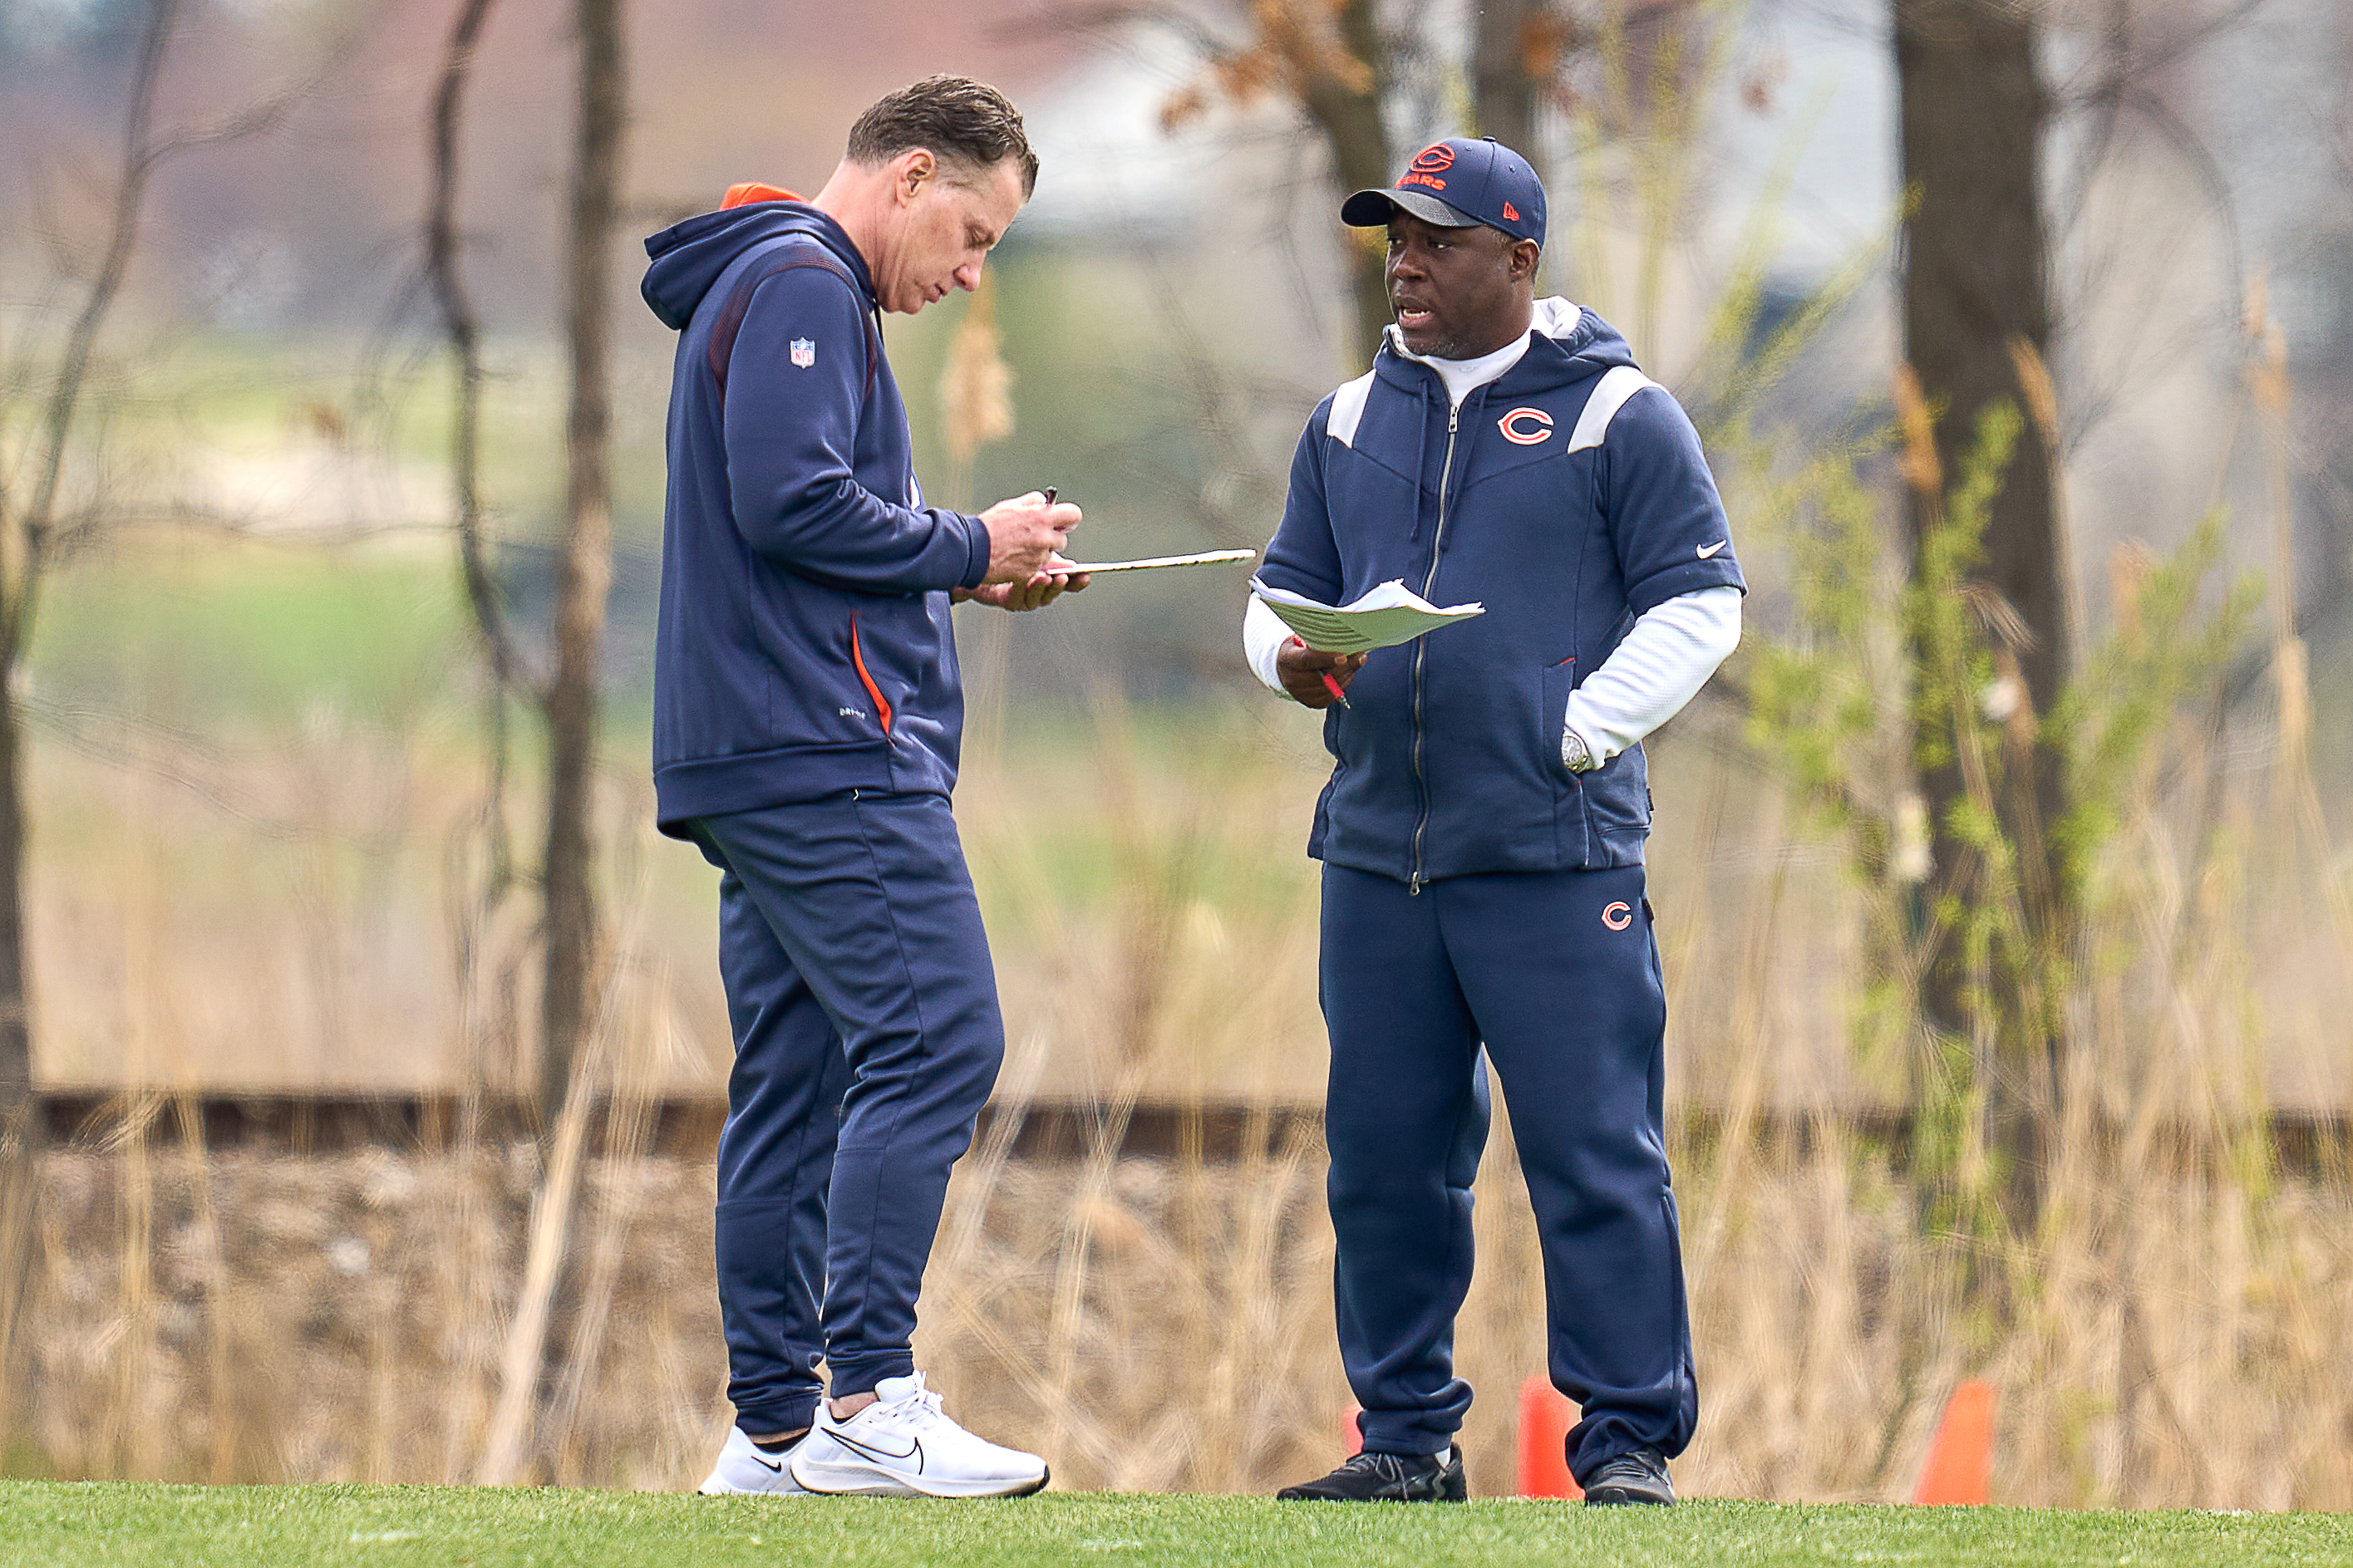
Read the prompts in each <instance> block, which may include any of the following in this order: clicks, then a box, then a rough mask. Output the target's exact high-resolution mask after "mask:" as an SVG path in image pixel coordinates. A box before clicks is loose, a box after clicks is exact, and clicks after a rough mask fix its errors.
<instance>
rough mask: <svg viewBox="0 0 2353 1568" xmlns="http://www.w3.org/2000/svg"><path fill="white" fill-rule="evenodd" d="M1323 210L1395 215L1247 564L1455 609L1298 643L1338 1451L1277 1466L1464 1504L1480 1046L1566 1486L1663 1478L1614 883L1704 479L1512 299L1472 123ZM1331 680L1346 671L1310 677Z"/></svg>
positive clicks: (1272, 632)
mask: <svg viewBox="0 0 2353 1568" xmlns="http://www.w3.org/2000/svg"><path fill="white" fill-rule="evenodd" d="M1341 218H1342V221H1344V222H1345V223H1347V224H1350V225H1353V226H1358V227H1366V228H1371V227H1384V226H1385V227H1387V229H1388V289H1389V295H1390V300H1391V303H1392V304H1393V305H1394V306H1395V307H1396V310H1397V324H1396V325H1395V326H1393V327H1391V328H1390V329H1389V330H1388V333H1387V334H1386V335H1385V339H1384V342H1382V344H1381V346H1380V351H1379V353H1378V354H1377V356H1376V358H1375V360H1374V363H1373V368H1372V370H1371V371H1370V372H1369V373H1367V374H1365V375H1363V376H1361V377H1359V378H1357V379H1356V380H1355V381H1352V382H1350V383H1348V384H1346V385H1345V386H1343V387H1341V388H1340V389H1339V390H1338V391H1336V392H1335V393H1334V394H1333V395H1331V396H1329V397H1327V398H1325V399H1324V402H1323V404H1322V405H1320V406H1318V407H1317V409H1316V410H1315V412H1314V416H1311V417H1310V419H1309V420H1308V423H1307V429H1306V432H1305V434H1304V435H1303V436H1302V437H1301V438H1300V443H1299V449H1298V453H1297V456H1296V458H1295V459H1294V460H1293V466H1292V471H1291V493H1290V498H1289V501H1288V503H1287V505H1286V506H1285V509H1284V511H1283V518H1282V526H1281V528H1280V529H1279V530H1278V531H1276V533H1275V536H1274V541H1273V542H1272V543H1271V545H1270V546H1268V549H1267V552H1266V561H1265V564H1264V566H1263V569H1262V570H1261V573H1260V576H1261V580H1263V581H1264V582H1265V583H1266V584H1268V585H1269V586H1271V587H1276V588H1284V589H1289V590H1291V591H1293V592H1295V593H1299V594H1304V595H1308V596H1309V597H1311V598H1314V599H1317V600H1321V601H1323V602H1324V603H1326V604H1334V605H1338V604H1345V603H1346V602H1348V601H1349V600H1351V599H1354V598H1356V596H1357V595H1361V594H1363V593H1365V592H1366V590H1368V589H1370V588H1373V587H1375V586H1377V585H1378V584H1382V583H1385V582H1388V581H1391V580H1393V579H1402V580H1403V581H1404V582H1405V583H1406V584H1408V585H1409V586H1410V587H1412V588H1413V589H1414V590H1416V591H1417V592H1419V594H1421V595H1423V596H1424V597H1425V598H1428V599H1430V600H1433V601H1434V602H1436V603H1439V604H1457V603H1463V602H1468V601H1473V600H1475V601H1478V602H1480V603H1482V604H1483V605H1484V606H1485V609H1486V613H1485V614H1484V615H1482V616H1478V617H1476V618H1473V619H1470V620H1465V621H1462V622H1460V623H1458V624H1456V625H1453V626H1446V627H1444V628H1441V629H1440V630H1437V631H1434V632H1431V633H1429V634H1427V635H1425V636H1423V637H1419V638H1417V639H1416V640H1415V641H1413V642H1411V643H1409V644H1407V645H1405V646H1403V647H1391V648H1384V649H1381V650H1379V651H1377V652H1375V653H1372V654H1370V655H1353V656H1347V657H1334V656H1331V655H1327V654H1322V653H1316V652H1314V651H1311V650H1310V649H1308V648H1306V647H1302V646H1301V645H1300V644H1299V643H1298V642H1297V641H1296V640H1295V639H1293V638H1292V637H1289V635H1288V633H1287V630H1286V628H1285V627H1284V626H1283V625H1282V622H1281V621H1279V620H1277V619H1275V617H1274V615H1273V613H1272V612H1271V610H1269V609H1268V608H1267V607H1266V606H1265V605H1263V604H1261V603H1259V602H1257V601H1255V600H1253V601H1252V603H1251V605H1250V611H1249V615H1248V617H1247V619H1246V621H1245V624H1244V628H1243V637H1244V643H1245V646H1246V648H1247V651H1248V653H1249V655H1250V661H1251V663H1252V666H1253V667H1254V668H1256V669H1257V670H1258V672H1259V675H1260V677H1261V679H1263V680H1264V681H1265V682H1266V683H1267V685H1269V686H1271V687H1272V688H1273V689H1275V690H1276V691H1278V692H1282V693H1283V694H1285V695H1287V696H1289V697H1291V698H1293V700H1297V701H1300V702H1303V703H1304V704H1306V705H1307V706H1308V707H1311V708H1318V709H1323V710H1325V711H1324V744H1325V745H1326V746H1327V747H1328V748H1329V749H1330V751H1331V752H1332V754H1333V757H1334V759H1335V767H1334V769H1333V773H1332V781H1331V783H1330V784H1329V785H1327V786H1326V787H1325V789H1324V795H1323V798H1322V800H1320V801H1319V802H1318V803H1317V805H1316V810H1315V825H1314V832H1313V834H1312V836H1311V837H1310V840H1309V843H1308V852H1309V853H1310V854H1311V855H1314V856H1316V857H1318V858H1321V859H1322V860H1323V862H1324V906H1323V958H1322V971H1323V973H1322V982H1321V992H1322V996H1323V1004H1324V1019H1325V1022H1326V1024H1327V1026H1328V1027H1329V1030H1330V1034H1331V1041H1332V1064H1331V1079H1330V1088H1329V1097H1328V1100H1327V1105H1326V1110H1325V1117H1324V1126H1325V1132H1326V1137H1327V1140H1328V1142H1329V1144H1330V1147H1331V1154H1332V1169H1331V1177H1330V1182H1329V1194H1330V1202H1331V1209H1332V1224H1333V1228H1334V1231H1335V1235H1336V1237H1337V1240H1338V1244H1339V1256H1338V1260H1337V1265H1336V1268H1335V1284H1336V1289H1337V1294H1338V1300H1337V1308H1338V1311H1337V1318H1338V1324H1339V1332H1340V1352H1341V1359H1342V1361H1343V1363H1345V1366H1346V1368H1347V1373H1348V1379H1349V1383H1350V1385H1351V1386H1352V1387H1353V1388H1354V1389H1355V1391H1356V1399H1357V1401H1358V1403H1359V1404H1360V1405H1362V1406H1363V1407H1364V1415H1363V1416H1362V1418H1361V1426H1362V1431H1363V1436H1364V1448H1363V1452H1362V1453H1360V1454H1359V1455H1357V1456H1356V1458H1352V1459H1351V1460H1349V1461H1348V1462H1347V1463H1345V1464H1344V1465H1342V1466H1341V1467H1340V1468H1338V1469H1336V1470H1335V1471H1333V1472H1332V1473H1331V1474H1330V1475H1328V1476H1325V1477H1324V1478H1322V1479H1318V1480H1315V1481H1311V1482H1308V1483H1306V1484H1305V1485H1303V1486H1297V1487H1293V1488H1290V1489H1286V1490H1284V1491H1283V1492H1282V1494H1281V1495H1282V1496H1283V1497H1286V1498H1295V1499H1301V1500H1332V1501H1349V1500H1402V1501H1445V1500H1460V1499H1461V1498H1463V1497H1464V1496H1465V1495H1466V1486H1465V1482H1464V1478H1463V1474H1462V1460H1461V1448H1460V1447H1458V1446H1457V1445H1456V1443H1455V1440H1454V1439H1455V1434H1456V1432H1457V1431H1459V1430H1460V1428H1461V1424H1462V1417H1463V1414H1464V1413H1465V1412H1466V1411H1467V1410H1468V1409H1469V1408H1470V1405H1471V1388H1470V1385H1469V1384H1465V1383H1464V1382H1462V1380H1461V1379H1460V1378H1458V1377H1456V1376H1455V1375H1454V1371H1453V1355H1452V1352H1453V1337H1454V1318H1455V1314H1456V1312H1457V1311H1458V1310H1460V1309H1461V1304H1462V1299H1463V1295H1464V1292H1465V1291H1466V1290H1467V1289H1469V1286H1470V1283H1471V1261H1472V1258H1471V1239H1472V1227H1471V1184H1472V1177H1473V1176H1474V1175H1475V1174H1476V1173H1477V1171H1478V1166H1479V1156H1480V1153H1481V1151H1482V1148H1483V1147H1484V1144H1485V1142H1486V1136H1487V1120H1488V1104H1487V1090H1486V1074H1485V1071H1484V1069H1483V1068H1482V1067H1481V1066H1480V1063H1479V1058H1480V1054H1481V1049H1482V1045H1483V1047H1484V1050H1485V1054H1486V1057H1487V1058H1488V1059H1489V1060H1491V1061H1492V1062H1493V1064H1494V1067H1495V1072H1496V1076H1497V1078H1498V1079H1500V1080H1501V1082H1502V1084H1503V1089H1504V1100H1505V1103H1506V1105H1507V1106H1508V1108H1509V1110H1510V1113H1511V1117H1512V1130H1513V1133H1514V1141H1515V1142H1516V1144H1517V1147H1518V1150H1519V1156H1520V1163H1521V1166H1522V1169H1523V1170H1524V1172H1525V1174H1526V1177H1527V1184H1528V1195H1529V1198H1530V1200H1531V1202H1532V1204H1533V1206H1534V1208H1535V1218H1536V1227H1537V1235H1538V1238H1539V1240H1540V1243H1541V1245H1542V1248H1543V1254H1544V1267H1545V1296H1546V1339H1547V1343H1548V1359H1549V1363H1550V1372H1551V1374H1552V1381H1553V1384H1554V1385H1555V1386H1556V1387H1557V1388H1558V1389H1560V1391H1561V1392H1562V1393H1564V1394H1567V1396H1568V1397H1569V1398H1570V1399H1572V1400H1574V1401H1576V1402H1577V1404H1578V1405H1581V1406H1582V1407H1583V1419H1582V1420H1580V1421H1579V1422H1578V1423H1577V1426H1576V1427H1575V1429H1573V1430H1572V1431H1571V1432H1570V1433H1569V1435H1568V1456H1567V1457H1568V1461H1569V1467H1570V1468H1571V1470H1572V1471H1573V1472H1574V1473H1575V1475H1576V1477H1577V1480H1578V1483H1579V1484H1580V1485H1581V1487H1582V1488H1583V1489H1584V1491H1585V1495H1586V1500H1587V1501H1588V1502H1593V1503H1636V1502H1647V1503H1671V1502H1672V1501H1673V1500H1674V1489H1673V1488H1672V1485H1671V1484H1670V1482H1669V1479H1668V1475H1667V1465H1666V1462H1667V1460H1669V1459H1671V1458H1673V1457H1674V1456H1675V1455H1676V1454H1678V1453H1680V1452H1682V1451H1683V1447H1684V1445H1685V1444H1687V1443H1688V1442H1689V1441H1690V1439H1691V1435H1692V1428H1693V1426H1694V1423H1695V1422H1696V1420H1697V1418H1698V1409H1699V1406H1698V1397H1697V1394H1696V1393H1695V1392H1694V1384H1693V1377H1692V1358H1691V1332H1690V1327H1689V1321H1688V1318H1687V1315H1686V1312H1685V1307H1684V1300H1683V1265H1682V1259H1681V1256H1680V1251H1679V1244H1678V1242H1677V1239H1676V1226H1675V1205H1674V1195H1673V1194H1672V1191H1671V1190H1670V1186H1669V1181H1668V1172H1667V1159H1666V1152H1665V1149H1664V1146H1663V1136H1662V1127H1661V1120H1662V1107H1661V1104H1660V1084H1661V1080H1662V1058H1663V1042H1664V1032H1665V1026H1666V1002H1665V995H1664V991H1663V988H1662V984H1661V980H1660V974H1659V956H1658V946H1657V943H1656V942H1655V941H1654V940H1653V938H1652V935H1651V905H1650V900H1647V899H1646V898H1644V897H1643V872H1642V847H1643V841H1644V839H1645V837H1647V836H1648V834H1649V831H1650V821H1651V799H1650V790H1649V787H1648V778H1647V773H1646V765H1645V763H1644V760H1643V755H1642V747H1641V739H1642V737H1643V736H1644V735H1645V734H1647V733H1649V732H1650V731H1651V730H1652V729H1654V728H1656V727H1657V726H1658V725H1659V724H1660V723H1662V722H1663V721H1665V720H1666V719H1667V718H1668V717H1669V716H1670V715H1671V714H1672V713H1673V712H1674V711H1675V710H1677V709H1679V708H1681V707H1682V706H1683V704H1684V703H1685V702H1686V701H1688V700H1690V699H1691V697H1692V696H1693V694H1694V693H1695V692H1696V691H1697V690H1698V689H1699V688H1700V687H1701V686H1702V685H1703V684H1704V682H1705V681H1706V679H1707V678H1708V677H1709V675H1711V674H1712V673H1714V671H1715V667H1716V665H1717V664H1718V663H1719V662H1721V661H1722V660H1723V658H1725V655H1726V654H1728V653H1730V652H1731V651H1732V648H1733V646H1734V645H1735V644H1736V642H1737V641H1738V640H1739V636H1740V600H1741V595H1742V594H1743V592H1744V591H1745V588H1744V585H1743V584H1742V581H1741V575H1740V568H1739V566H1738V564H1737V563H1736V562H1735V561H1734V559H1733V552H1732V546H1731V535H1730V533H1729V532H1728V531H1727V530H1726V528H1725V515H1724V507H1723V503H1722V502H1721V501H1720V500H1718V499H1717V495H1716V489H1715V480H1714V479H1712V478H1711V477H1710V475H1709V473H1708V469H1707V462H1706V459H1705V458H1704V457H1703V456H1702V455H1701V452H1700V446H1699V439H1698V437H1697V436H1696V434H1694V431H1693V429H1692V426H1691V422H1690V420H1689V419H1687V418H1686V417H1684V415H1683V410H1682V408H1680V407H1679V406H1678V405H1676V403H1675V400H1674V399H1673V398H1672V396H1670V395H1668V394H1667V393H1666V392H1665V391H1664V390H1663V389H1662V388H1660V387H1658V386H1657V385H1655V384H1652V383H1651V381H1650V380H1648V379H1647V378H1646V377H1644V375H1643V374H1642V373H1641V371H1639V370H1637V369H1635V368H1634V363H1633V358H1632V356H1631V355H1630V353H1628V352H1627V348H1626V343H1625V341H1624V340H1623V339H1622V338H1620V336H1619V335H1618V333H1617V332H1616V331H1613V330H1612V329H1611V328H1610V327H1609V325H1608V324H1607V323H1606V322H1604V321H1602V320H1601V319H1600V318H1599V317H1598V316H1596V315H1595V314H1594V313H1593V312H1592V311H1590V310H1579V309H1577V307H1576V306H1574V305H1572V304H1570V303H1568V301H1567V300H1560V299H1547V300H1536V299H1535V273H1536V266H1537V262H1538V259H1539V257H1540V254H1541V247H1542V245H1543V242H1544V236H1545V194H1544V187H1543V185H1542V184H1539V183H1538V181H1537V179H1536V176H1535V172H1534V171H1533V170H1531V169H1530V168H1529V167H1528V165H1527V163H1525V161H1524V160H1523V159H1521V158H1520V156H1519V155H1518V154H1517V153H1513V152H1512V151H1510V150H1509V149H1508V148H1504V147H1502V146H1499V145H1498V144H1496V143H1495V142H1493V141H1468V140H1462V139H1451V140H1448V141H1444V142H1436V143H1434V144H1433V145H1431V146H1430V147H1427V148H1425V149H1423V150H1422V152H1421V153H1419V155H1418V156H1417V157H1415V159H1414V160H1413V162H1412V164H1411V165H1410V166H1409V168H1408V169H1407V170H1406V171H1405V173H1404V174H1402V175H1401V176H1400V177H1399V178H1398V183H1397V184H1396V185H1395V186H1393V187H1391V188H1389V189H1387V190H1375V191H1359V192H1357V193H1356V195H1353V196H1351V197H1349V198H1348V200H1347V202H1346V203H1345V205H1343V206H1342V208H1341ZM1327 680H1328V681H1329V682H1331V683H1332V684H1333V685H1335V686H1339V687H1342V688H1345V695H1346V701H1345V704H1339V703H1335V701H1334V699H1333V696H1332V694H1331V691H1330V689H1329V688H1328V687H1327V685H1326V682H1327Z"/></svg>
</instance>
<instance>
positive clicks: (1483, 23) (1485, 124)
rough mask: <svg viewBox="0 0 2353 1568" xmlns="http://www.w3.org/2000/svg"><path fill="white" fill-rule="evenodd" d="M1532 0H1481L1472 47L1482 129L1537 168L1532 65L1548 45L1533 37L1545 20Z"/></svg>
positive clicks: (1475, 113) (1475, 101) (1475, 109)
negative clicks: (1531, 2)
mask: <svg viewBox="0 0 2353 1568" xmlns="http://www.w3.org/2000/svg"><path fill="white" fill-rule="evenodd" d="M1541 22H1542V18H1541V16H1539V15H1538V10H1537V7H1536V6H1535V5H1532V4H1530V0H1479V5H1478V10H1477V15H1476V18H1475V26H1476V28H1477V33H1476V37H1475V38H1474V40H1473V42H1472V47H1471V91H1472V116H1473V118H1475V119H1476V120H1477V121H1478V125H1479V134H1480V135H1482V136H1493V138H1494V139H1495V140H1496V141H1498V142H1502V143H1503V144H1504V146H1506V147H1509V148H1510V149H1511V150H1512V151H1513V152H1514V153H1518V154H1519V155H1520V156H1521V157H1523V158H1525V159H1526V160H1527V161H1528V163H1529V165H1530V166H1531V167H1534V166H1535V164H1536V163H1537V162H1538V157H1537V153H1536V146H1535V129H1536V92H1535V79H1533V77H1532V76H1531V74H1530V72H1529V69H1528V67H1529V63H1530V60H1531V58H1537V57H1540V56H1541V55H1542V54H1543V52H1544V51H1543V50H1542V49H1541V48H1539V47H1535V46H1536V45H1537V42H1538V40H1537V39H1536V38H1535V37H1533V36H1532V33H1533V29H1534V28H1535V27H1536V26H1540V25H1541Z"/></svg>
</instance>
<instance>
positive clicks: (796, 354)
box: [793, 338, 817, 370]
mask: <svg viewBox="0 0 2353 1568" xmlns="http://www.w3.org/2000/svg"><path fill="white" fill-rule="evenodd" d="M793 363H795V364H797V365H798V366H799V367H800V368H801V369H803V370H807V369H808V367H809V366H811V365H813V364H815V363H817V344H816V343H814V342H810V341H809V340H808V339H807V338H795V339H794V340H793Z"/></svg>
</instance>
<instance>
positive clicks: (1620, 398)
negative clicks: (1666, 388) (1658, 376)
mask: <svg viewBox="0 0 2353 1568" xmlns="http://www.w3.org/2000/svg"><path fill="white" fill-rule="evenodd" d="M1657 384H1658V383H1656V382H1654V381H1652V380H1651V378H1650V377H1649V376H1647V375H1644V374H1642V373H1641V371H1639V370H1636V369H1635V368H1634V367H1633V366H1632V365H1630V364H1621V365H1613V366H1611V367H1610V368H1609V369H1608V370H1606V371H1603V372H1602V373H1601V383H1600V384H1599V385H1598V386H1596V387H1595V388H1594V389H1593V395H1591V396H1590V397H1588V398H1587V399H1586V400H1585V412H1584V413H1582V414H1580V415H1578V416H1577V429H1576V431H1575V432H1574V433H1573V434H1572V435H1570V437H1569V438H1568V450H1570V451H1572V452H1582V451H1584V450H1585V449H1586V448H1587V447H1599V445H1601V438H1602V437H1604V436H1606V435H1608V434H1609V422H1610V421H1611V420H1612V419H1615V418H1617V417H1618V411H1619V410H1620V408H1623V407H1625V406H1626V400H1627V399H1628V398H1630V397H1631V396H1633V395H1635V394H1636V393H1638V392H1640V391H1641V390H1642V389H1643V388H1644V387H1646V386H1656V385H1657Z"/></svg>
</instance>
